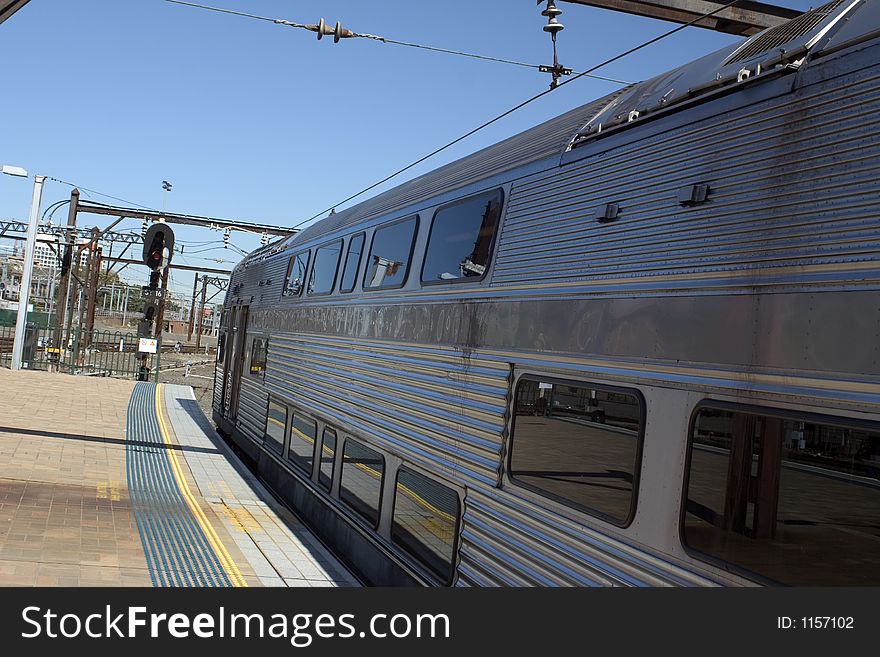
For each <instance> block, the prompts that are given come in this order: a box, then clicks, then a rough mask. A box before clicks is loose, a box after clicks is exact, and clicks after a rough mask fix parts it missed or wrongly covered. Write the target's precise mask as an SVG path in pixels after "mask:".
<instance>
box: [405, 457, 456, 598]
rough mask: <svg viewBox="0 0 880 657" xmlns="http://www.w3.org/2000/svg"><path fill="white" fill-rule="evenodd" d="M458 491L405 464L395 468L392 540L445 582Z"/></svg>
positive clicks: (452, 549)
mask: <svg viewBox="0 0 880 657" xmlns="http://www.w3.org/2000/svg"><path fill="white" fill-rule="evenodd" d="M459 508H460V507H459V501H458V494H457V493H456V492H455V491H454V490H452V489H451V488H447V487H446V486H443V485H442V484H439V483H437V482H436V481H434V480H433V479H429V478H428V477H425V476H424V475H421V474H419V473H418V472H415V471H413V470H410V469H409V468H407V467H405V466H401V467H400V469H399V470H398V471H397V486H396V488H395V492H394V522H393V524H392V526H391V540H392V541H393V542H394V543H395V544H396V545H398V546H400V547H401V548H402V549H403V550H404V551H406V552H407V553H408V554H410V555H411V556H413V557H414V558H415V559H416V560H418V561H419V562H420V563H422V564H423V565H425V566H426V567H427V568H428V569H429V570H431V572H433V573H434V574H436V575H437V576H438V577H440V579H441V581H443V582H445V583H448V582H449V581H450V580H451V579H452V572H453V561H454V555H455V538H456V530H457V527H458V516H459Z"/></svg>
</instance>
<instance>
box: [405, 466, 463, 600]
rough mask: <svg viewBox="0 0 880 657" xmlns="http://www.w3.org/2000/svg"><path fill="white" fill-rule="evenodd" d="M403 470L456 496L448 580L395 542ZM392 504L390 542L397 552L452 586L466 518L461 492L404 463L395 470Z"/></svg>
mask: <svg viewBox="0 0 880 657" xmlns="http://www.w3.org/2000/svg"><path fill="white" fill-rule="evenodd" d="M401 470H408V471H409V472H412V473H414V474H416V475H418V476H420V477H423V478H425V479H428V480H430V481H432V482H434V483H436V484H437V485H439V486H443V487H444V488H447V489H448V490H450V491H452V492H453V493H454V494H455V498H456V501H457V502H458V509H457V512H456V516H455V525H454V527H453V530H452V535H453V539H452V560H451V561H450V563H449V566H450V573H449V577H447V578H444V577H442V576H441V575H440V574H439V573H437V572H436V571H434V570H432V569H431V567H430V566H428V565H427V564H426V563H425V561H423V560H422V559H419V558H418V557H417V556H416V555H415V554H413V553H412V552H410V551H408V550H407V549H406V548H405V546H403V545H402V544H401V543H399V542H397V541H395V540H394V514H395V511H396V510H397V486H398V482H399V481H400V471H401ZM390 504H391V512H390V513H391V523H390V529H389V535H388V540H389V542H390V543H391V545H393V546H394V548H395V550H397V551H399V553H400V554H402V555H403V556H404V557H405V558H406V559H407V560H409V561H411V562H412V563H413V564H415V565H417V566H418V568H419V569H420V570H421V571H423V572H424V573H425V574H427V575H428V576H429V577H430V578H432V579H435V580H437V581H438V582H440V583H442V584H443V585H444V586H450V585H451V584H452V582H453V581H454V580H455V573H456V570H457V568H456V561H457V556H458V550H459V547H460V540H461V526H462V520H463V517H464V501H463V500H462V495H461V491H459V490H458V489H457V488H456V487H455V486H454V485H451V484H450V483H448V482H445V481H442V480H440V479H438V478H437V477H432V476H429V475H428V474H426V473H425V472H423V471H422V470H420V469H419V468H417V467H415V466H413V465H412V464H411V463H409V462H406V461H403V462H401V463H400V464H399V465H398V466H397V467H396V468H395V471H394V483H393V484H392V486H391V501H390Z"/></svg>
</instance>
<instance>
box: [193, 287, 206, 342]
mask: <svg viewBox="0 0 880 657" xmlns="http://www.w3.org/2000/svg"><path fill="white" fill-rule="evenodd" d="M207 296H208V276H207V274H206V275H204V276H202V298H201V299H200V300H199V317H198V320H197V322H196V351H198V350H199V347H201V346H202V320H203V319H204V317H205V297H207Z"/></svg>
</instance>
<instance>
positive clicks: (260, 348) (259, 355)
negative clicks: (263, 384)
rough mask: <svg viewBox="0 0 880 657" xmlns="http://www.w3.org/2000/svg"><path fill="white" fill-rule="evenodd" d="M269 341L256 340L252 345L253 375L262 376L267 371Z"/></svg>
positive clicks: (264, 339) (263, 339)
mask: <svg viewBox="0 0 880 657" xmlns="http://www.w3.org/2000/svg"><path fill="white" fill-rule="evenodd" d="M268 351H269V341H268V340H267V339H266V338H254V341H253V343H252V344H251V374H253V375H255V376H262V375H263V372H265V371H266V359H267V358H268Z"/></svg>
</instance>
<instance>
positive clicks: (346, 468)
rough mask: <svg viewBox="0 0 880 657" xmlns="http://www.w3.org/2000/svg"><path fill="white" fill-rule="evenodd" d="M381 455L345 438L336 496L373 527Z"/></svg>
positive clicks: (382, 461) (379, 491) (376, 517)
mask: <svg viewBox="0 0 880 657" xmlns="http://www.w3.org/2000/svg"><path fill="white" fill-rule="evenodd" d="M384 473H385V458H384V457H383V456H382V455H381V454H380V453H379V452H377V451H375V450H372V449H370V448H369V447H366V446H364V445H361V444H360V443H359V442H357V441H354V440H352V439H351V438H347V439H346V441H345V446H344V447H343V450H342V478H341V480H340V482H339V497H340V498H341V499H342V501H343V502H345V503H346V504H347V505H348V506H350V507H351V508H352V509H353V510H354V511H356V512H357V513H358V514H359V515H361V516H363V517H364V519H366V520H367V521H368V522H369V523H370V524H372V525H373V527H375V526H376V525H377V524H379V503H380V500H381V497H382V475H383V474H384Z"/></svg>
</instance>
